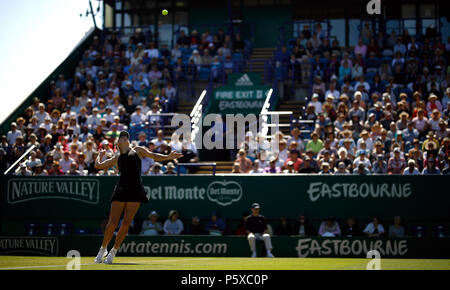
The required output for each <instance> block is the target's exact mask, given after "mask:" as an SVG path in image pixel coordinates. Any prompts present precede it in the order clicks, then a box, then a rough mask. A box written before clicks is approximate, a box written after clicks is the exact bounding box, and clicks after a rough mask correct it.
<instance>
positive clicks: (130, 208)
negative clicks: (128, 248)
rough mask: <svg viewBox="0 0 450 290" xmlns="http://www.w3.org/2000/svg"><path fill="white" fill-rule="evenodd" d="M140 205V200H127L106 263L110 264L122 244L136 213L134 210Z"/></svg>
mask: <svg viewBox="0 0 450 290" xmlns="http://www.w3.org/2000/svg"><path fill="white" fill-rule="evenodd" d="M140 205H141V203H140V202H127V203H126V205H125V213H124V215H123V220H122V224H121V225H120V229H119V231H118V232H117V235H116V241H115V242H114V247H113V248H112V249H111V251H109V254H108V256H107V257H106V259H105V263H106V264H111V263H112V261H113V259H114V257H115V256H116V253H117V250H118V249H119V247H120V245H121V244H122V242H123V240H124V239H125V237H126V236H127V234H128V229H129V228H130V225H131V222H132V221H133V219H134V216H135V215H136V212H137V211H138V209H139V206H140Z"/></svg>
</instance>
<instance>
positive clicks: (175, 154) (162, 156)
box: [134, 146, 183, 161]
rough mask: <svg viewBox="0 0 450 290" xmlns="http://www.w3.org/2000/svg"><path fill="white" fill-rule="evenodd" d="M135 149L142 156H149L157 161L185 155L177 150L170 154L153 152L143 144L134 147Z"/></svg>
mask: <svg viewBox="0 0 450 290" xmlns="http://www.w3.org/2000/svg"><path fill="white" fill-rule="evenodd" d="M134 150H135V151H136V152H137V154H138V155H139V157H140V158H144V157H149V158H151V159H153V160H155V161H166V160H173V159H177V158H180V157H183V154H181V153H178V152H176V151H172V152H170V154H169V155H165V154H159V153H154V152H151V151H150V150H148V149H147V148H145V147H142V146H136V147H134Z"/></svg>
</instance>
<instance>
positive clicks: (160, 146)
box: [152, 130, 168, 153]
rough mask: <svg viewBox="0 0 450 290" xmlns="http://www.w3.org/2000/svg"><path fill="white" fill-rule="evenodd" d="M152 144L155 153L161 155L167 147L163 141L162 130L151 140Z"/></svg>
mask: <svg viewBox="0 0 450 290" xmlns="http://www.w3.org/2000/svg"><path fill="white" fill-rule="evenodd" d="M152 142H153V144H155V152H156V153H163V152H164V151H165V150H166V147H168V145H167V142H166V140H164V133H163V131H162V130H158V132H157V137H156V138H155V139H153V140H152Z"/></svg>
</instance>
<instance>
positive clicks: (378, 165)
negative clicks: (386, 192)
mask: <svg viewBox="0 0 450 290" xmlns="http://www.w3.org/2000/svg"><path fill="white" fill-rule="evenodd" d="M376 157H377V159H376V160H374V161H373V164H372V173H374V174H387V173H388V164H387V163H386V161H384V155H383V154H377V155H376Z"/></svg>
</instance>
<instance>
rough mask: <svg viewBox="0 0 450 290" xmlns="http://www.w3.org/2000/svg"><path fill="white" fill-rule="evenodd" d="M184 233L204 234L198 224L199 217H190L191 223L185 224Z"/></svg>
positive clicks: (202, 228)
mask: <svg viewBox="0 0 450 290" xmlns="http://www.w3.org/2000/svg"><path fill="white" fill-rule="evenodd" d="M186 234H188V235H206V234H207V232H206V231H205V229H204V227H203V226H202V225H201V224H200V219H199V217H198V216H194V217H193V218H192V222H191V224H189V225H188V226H187V229H186Z"/></svg>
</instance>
